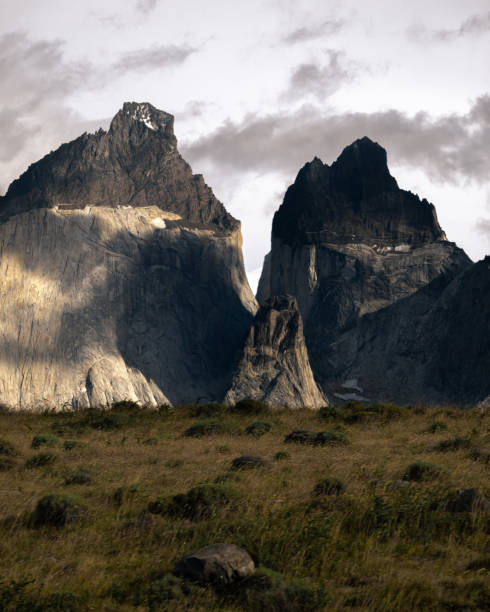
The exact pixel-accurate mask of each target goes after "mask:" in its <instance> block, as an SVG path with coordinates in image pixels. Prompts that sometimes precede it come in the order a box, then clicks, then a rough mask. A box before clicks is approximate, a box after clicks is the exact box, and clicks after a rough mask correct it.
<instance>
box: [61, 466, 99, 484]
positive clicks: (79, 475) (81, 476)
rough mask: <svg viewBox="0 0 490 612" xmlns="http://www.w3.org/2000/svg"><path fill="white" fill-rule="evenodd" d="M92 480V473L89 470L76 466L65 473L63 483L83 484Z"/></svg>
mask: <svg viewBox="0 0 490 612" xmlns="http://www.w3.org/2000/svg"><path fill="white" fill-rule="evenodd" d="M92 482H93V478H92V474H91V472H90V470H86V469H84V468H78V469H77V470H73V472H70V473H69V474H67V476H66V478H65V485H74V484H77V485H83V484H91V483H92Z"/></svg>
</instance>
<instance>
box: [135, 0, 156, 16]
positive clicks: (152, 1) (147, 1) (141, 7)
mask: <svg viewBox="0 0 490 612" xmlns="http://www.w3.org/2000/svg"><path fill="white" fill-rule="evenodd" d="M157 4H158V0H138V3H137V5H136V9H137V10H138V11H140V12H141V13H143V14H144V15H148V14H149V13H151V12H152V11H153V10H154V9H155V8H156V5H157Z"/></svg>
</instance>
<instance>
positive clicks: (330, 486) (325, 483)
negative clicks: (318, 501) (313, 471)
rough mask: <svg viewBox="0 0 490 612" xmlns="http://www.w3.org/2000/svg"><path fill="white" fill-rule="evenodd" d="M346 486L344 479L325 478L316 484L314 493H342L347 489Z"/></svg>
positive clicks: (315, 494) (316, 494)
mask: <svg viewBox="0 0 490 612" xmlns="http://www.w3.org/2000/svg"><path fill="white" fill-rule="evenodd" d="M345 489H346V487H345V484H344V482H343V481H342V480H340V479H338V478H331V477H329V478H324V479H323V480H320V482H318V483H317V484H316V485H315V488H314V489H313V491H312V495H314V496H315V497H316V496H318V495H340V494H341V493H343V492H344V491H345Z"/></svg>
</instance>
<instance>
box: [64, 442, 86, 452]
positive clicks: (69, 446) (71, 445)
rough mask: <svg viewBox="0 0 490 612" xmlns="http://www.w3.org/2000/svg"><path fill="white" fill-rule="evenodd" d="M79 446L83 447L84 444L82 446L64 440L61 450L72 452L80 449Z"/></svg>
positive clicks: (78, 443)
mask: <svg viewBox="0 0 490 612" xmlns="http://www.w3.org/2000/svg"><path fill="white" fill-rule="evenodd" d="M81 446H84V444H82V443H81V442H78V441H77V440H65V441H64V442H63V448H64V449H65V450H73V449H74V448H77V447H81Z"/></svg>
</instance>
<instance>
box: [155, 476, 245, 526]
mask: <svg viewBox="0 0 490 612" xmlns="http://www.w3.org/2000/svg"><path fill="white" fill-rule="evenodd" d="M237 499H238V494H237V492H236V491H235V490H234V489H232V488H231V487H229V486H228V485H225V484H202V485H198V486H197V487H194V488H192V489H190V491H188V492H187V493H179V494H178V495H174V497H173V498H171V499H169V498H166V499H165V498H163V499H158V500H155V501H154V502H150V504H149V505H148V511H149V512H152V513H153V514H169V515H172V516H178V517H181V518H188V519H192V520H202V519H208V518H211V517H213V516H215V515H216V514H217V513H218V512H219V511H220V510H222V509H223V508H225V507H227V506H229V505H230V504H232V503H233V502H235V501H236V500H237Z"/></svg>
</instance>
